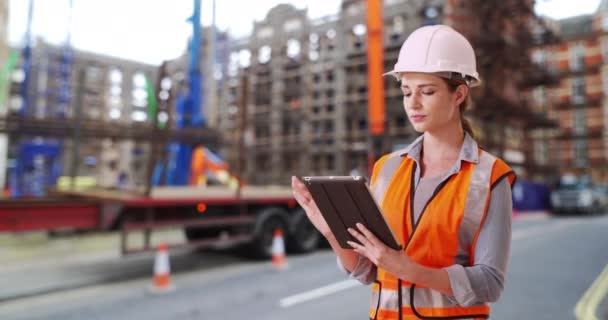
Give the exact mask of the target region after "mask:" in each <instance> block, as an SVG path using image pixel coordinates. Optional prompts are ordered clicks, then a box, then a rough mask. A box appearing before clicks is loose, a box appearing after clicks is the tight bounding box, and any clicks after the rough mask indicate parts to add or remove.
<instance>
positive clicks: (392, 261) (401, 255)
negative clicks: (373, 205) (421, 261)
mask: <svg viewBox="0 0 608 320" xmlns="http://www.w3.org/2000/svg"><path fill="white" fill-rule="evenodd" d="M357 229H359V230H355V229H352V228H349V229H348V232H349V233H350V234H351V235H352V236H353V237H355V238H356V239H357V240H359V242H361V244H358V243H356V242H353V241H348V244H349V245H350V246H351V247H353V248H354V250H355V251H356V252H357V253H359V254H360V255H363V256H365V257H366V258H368V259H369V260H370V261H371V262H372V263H373V264H375V265H376V266H378V267H380V268H382V269H384V270H386V271H388V272H389V273H391V274H393V275H395V276H397V277H399V278H400V279H403V280H405V281H409V282H413V281H412V280H413V278H414V277H415V275H416V274H415V273H416V272H417V270H418V269H419V268H418V266H419V265H418V264H417V263H416V262H414V260H412V259H411V258H410V257H409V256H408V255H407V254H406V253H405V251H403V250H394V249H392V248H390V247H388V246H386V245H385V244H384V243H382V241H380V240H379V239H378V238H377V237H376V236H375V235H374V234H373V233H371V231H369V230H368V229H367V228H366V227H365V226H364V225H362V224H360V223H357Z"/></svg>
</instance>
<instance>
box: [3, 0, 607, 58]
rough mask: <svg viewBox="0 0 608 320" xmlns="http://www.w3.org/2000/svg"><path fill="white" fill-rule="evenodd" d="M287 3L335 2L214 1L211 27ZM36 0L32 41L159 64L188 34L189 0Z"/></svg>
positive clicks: (312, 12)
mask: <svg viewBox="0 0 608 320" xmlns="http://www.w3.org/2000/svg"><path fill="white" fill-rule="evenodd" d="M28 2H29V1H28V0H9V7H10V11H9V30H8V31H9V43H10V44H11V45H12V46H15V47H20V46H22V45H23V43H24V38H25V37H24V35H25V31H26V26H27V11H28ZM285 2H289V3H291V4H293V5H294V6H295V7H296V8H307V9H308V16H309V17H310V18H319V17H323V16H326V15H331V14H336V13H337V12H338V9H339V5H340V0H323V1H319V0H317V1H306V0H291V1H285V0H283V1H281V0H255V1H252V0H217V1H216V23H217V25H218V27H219V28H220V29H222V30H228V31H229V32H230V33H231V34H232V35H233V36H237V37H244V36H248V35H249V34H250V32H251V29H252V27H253V21H254V20H255V21H260V20H263V19H264V17H265V16H266V13H267V12H268V10H270V9H271V8H272V7H274V6H275V5H277V4H279V3H285ZM72 3H73V9H72V14H71V23H70V22H69V21H70V19H69V14H68V12H69V5H70V0H37V1H35V2H34V14H33V19H32V35H33V37H39V38H43V39H45V40H46V41H48V42H51V43H55V44H58V43H63V42H64V41H65V39H66V38H67V35H68V32H67V30H68V26H69V25H70V26H71V28H70V30H71V35H70V36H71V43H72V45H73V47H75V48H77V49H81V50H85V51H90V52H95V53H101V54H106V55H110V56H115V57H120V58H124V59H129V60H137V61H141V62H145V63H150V64H155V65H159V64H160V63H161V62H162V61H163V60H170V59H173V58H176V57H178V56H180V55H181V54H182V53H183V52H184V50H185V48H186V43H187V39H188V37H189V36H190V33H191V26H190V24H189V23H187V22H186V19H187V18H188V17H189V16H190V15H191V14H192V8H193V1H191V0H72ZM536 3H537V4H536V8H535V9H536V12H537V14H540V15H545V16H549V17H551V18H554V19H562V18H566V17H570V16H575V15H580V14H588V13H592V12H593V11H595V9H596V8H597V6H598V5H599V3H600V0H579V1H573V0H536ZM212 11H213V10H212V0H202V24H203V25H210V24H211V23H212V14H211V12H212Z"/></svg>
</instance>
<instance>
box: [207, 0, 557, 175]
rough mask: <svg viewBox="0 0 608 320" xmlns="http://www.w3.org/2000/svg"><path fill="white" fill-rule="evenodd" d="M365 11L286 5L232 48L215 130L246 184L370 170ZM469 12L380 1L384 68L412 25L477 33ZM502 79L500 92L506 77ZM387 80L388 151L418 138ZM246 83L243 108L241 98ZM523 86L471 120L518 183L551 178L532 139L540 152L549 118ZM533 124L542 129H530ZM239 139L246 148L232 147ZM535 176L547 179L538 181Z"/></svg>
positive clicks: (355, 4)
mask: <svg viewBox="0 0 608 320" xmlns="http://www.w3.org/2000/svg"><path fill="white" fill-rule="evenodd" d="M406 4H407V5H406ZM365 6H366V1H360V0H359V1H357V0H351V1H343V2H342V4H341V10H340V11H339V13H338V14H337V15H336V16H328V17H325V18H322V19H317V20H310V19H308V18H307V13H306V10H299V9H296V8H295V7H293V6H291V5H286V4H282V5H279V6H276V7H274V8H273V9H271V10H270V11H269V12H268V14H267V16H266V18H265V19H264V20H262V21H258V22H255V24H254V28H253V32H252V34H251V36H250V37H248V38H247V39H242V40H238V41H234V42H233V45H231V46H230V50H231V54H230V59H229V61H228V67H227V74H226V76H227V81H226V82H225V83H226V87H225V88H224V90H223V91H222V92H223V94H224V95H225V98H224V99H223V102H224V103H225V105H224V106H223V107H221V108H220V111H219V115H220V116H219V119H220V121H219V128H220V129H221V130H222V132H225V141H227V142H231V143H227V144H226V149H225V150H224V151H223V152H222V153H223V154H224V155H225V156H226V157H227V159H228V160H229V162H230V163H232V164H233V167H235V166H238V162H239V161H240V162H242V163H241V166H244V167H245V168H246V170H245V172H246V174H245V178H246V180H247V181H248V182H250V183H253V184H287V183H289V179H290V177H291V176H292V175H302V174H304V175H336V174H337V175H344V174H349V173H350V172H351V171H352V170H353V169H358V170H359V172H360V171H361V170H366V162H367V156H368V144H369V139H370V138H369V133H368V115H367V99H368V97H367V56H366V54H367V53H366V25H365V21H366V7H365ZM471 15H472V14H471V11H470V7H468V6H467V2H466V1H457V0H438V1H424V0H420V1H403V0H390V1H384V9H383V16H384V21H385V25H384V34H383V36H384V39H383V42H384V69H385V70H390V69H392V67H393V65H394V63H395V62H396V60H397V56H398V54H399V49H400V47H401V45H402V44H403V42H404V41H405V39H406V38H407V36H408V35H409V34H410V33H411V32H412V31H413V30H415V29H416V28H418V27H420V26H422V25H428V24H438V23H446V24H450V25H452V26H454V28H456V29H457V30H461V31H462V32H463V33H465V34H467V32H470V31H471V30H475V27H474V25H473V24H472V23H473V22H471V19H470V17H471ZM501 32H502V31H501ZM471 36H475V34H471ZM483 76H484V75H483V74H482V77H483ZM244 78H246V80H243V79H244ZM521 78H522V76H521V75H520V74H519V75H517V77H513V79H515V80H518V79H521ZM497 80H499V81H497V82H499V83H500V84H501V85H504V83H505V81H504V79H503V80H501V79H497ZM384 81H385V83H384V87H385V102H386V134H385V135H384V137H383V138H382V140H383V143H382V144H383V146H384V151H385V152H390V151H391V150H394V149H398V148H401V147H403V146H405V145H407V144H408V143H410V142H411V141H413V140H414V138H415V137H416V136H417V133H415V132H414V130H413V128H412V127H411V125H410V124H409V121H408V120H407V117H406V115H405V112H404V110H403V105H402V93H401V90H400V89H399V83H398V82H397V81H395V80H394V79H393V78H391V77H385V79H384ZM507 82H508V81H507ZM243 85H246V89H245V90H246V93H247V94H246V96H247V97H248V99H247V101H246V103H244V102H243V101H242V100H241V98H242V97H243V92H244V89H243V88H242V86H243ZM517 88H518V87H517V84H513V83H511V84H509V85H504V89H505V90H504V92H505V95H504V99H502V100H500V99H499V100H497V101H498V102H496V103H493V104H491V105H484V106H478V105H476V106H474V108H473V111H472V112H471V114H470V116H471V117H472V118H473V122H474V126H475V128H476V132H477V133H478V135H479V141H480V144H481V145H482V146H483V147H484V148H486V149H488V150H489V151H490V152H492V153H494V154H496V155H497V156H499V157H502V158H504V159H506V160H507V161H508V162H509V163H510V164H511V165H512V166H513V167H514V169H515V170H516V171H517V173H518V174H519V175H520V176H523V177H524V178H530V179H534V178H536V179H541V180H544V179H545V177H546V176H547V175H549V174H551V172H550V171H551V169H550V167H551V166H550V161H549V160H548V159H546V157H544V158H543V157H540V158H539V159H540V160H541V161H536V160H537V159H536V157H534V150H533V149H532V148H531V147H530V146H529V145H528V144H527V143H526V141H527V139H528V138H529V137H530V136H531V135H533V136H534V137H535V139H536V140H535V141H539V145H543V143H545V144H546V141H547V140H546V139H547V137H548V134H547V130H546V129H545V127H546V124H547V123H546V121H543V119H544V117H545V116H544V114H542V113H541V112H538V113H536V112H529V110H528V106H527V105H525V104H523V102H522V101H520V99H519V97H520V96H522V95H521V94H520V92H518V91H517ZM475 90H476V89H475ZM501 90H502V89H501ZM501 92H502V91H501ZM504 104H508V106H504ZM509 106H515V107H513V108H510V107H509ZM517 106H518V107H517ZM475 110H478V111H479V110H481V111H480V112H475ZM243 113H245V115H243ZM244 121H245V122H244ZM535 125H539V127H538V128H539V130H537V131H538V132H533V130H532V129H534V128H535V127H534V126H535ZM242 137H245V139H244V140H245V145H246V147H245V148H244V149H243V148H233V147H231V146H232V145H234V144H238V143H239V141H240V139H243V138H242ZM238 150H240V153H239V151H238ZM243 153H244V155H243ZM539 168H540V169H539ZM536 172H541V173H542V174H541V175H540V176H537V177H535V176H534V173H536Z"/></svg>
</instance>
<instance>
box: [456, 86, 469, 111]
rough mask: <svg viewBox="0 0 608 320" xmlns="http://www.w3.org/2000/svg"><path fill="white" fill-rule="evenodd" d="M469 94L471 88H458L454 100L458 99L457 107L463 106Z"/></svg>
mask: <svg viewBox="0 0 608 320" xmlns="http://www.w3.org/2000/svg"><path fill="white" fill-rule="evenodd" d="M468 94H469V87H467V86H466V85H464V84H461V85H459V86H458V88H456V91H455V92H454V98H455V99H456V101H454V102H456V105H457V106H459V105H461V104H462V103H463V102H464V100H465V99H466V98H467V95H468Z"/></svg>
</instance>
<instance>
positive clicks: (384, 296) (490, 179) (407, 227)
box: [370, 149, 515, 320]
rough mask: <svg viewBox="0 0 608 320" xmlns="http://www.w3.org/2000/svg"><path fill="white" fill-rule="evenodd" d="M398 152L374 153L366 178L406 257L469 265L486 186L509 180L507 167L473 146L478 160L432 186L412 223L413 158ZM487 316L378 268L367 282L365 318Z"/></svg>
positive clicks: (484, 308) (430, 263)
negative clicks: (369, 295) (368, 293)
mask: <svg viewBox="0 0 608 320" xmlns="http://www.w3.org/2000/svg"><path fill="white" fill-rule="evenodd" d="M403 154H404V153H403V151H401V152H394V153H391V154H389V155H385V156H384V157H382V158H380V159H379V160H378V162H377V163H376V165H375V166H374V171H373V173H372V179H371V186H372V192H373V194H374V196H375V198H376V200H377V201H378V203H379V204H380V206H381V208H382V211H383V213H384V215H385V217H386V220H387V222H388V223H389V225H390V227H391V229H392V230H393V233H394V234H395V236H396V237H397V239H398V241H400V242H401V243H402V244H404V250H405V251H406V252H407V254H408V256H409V257H410V258H412V259H413V260H414V261H416V262H417V263H420V264H422V265H424V266H427V267H433V268H445V267H449V266H451V265H454V264H455V263H459V264H461V265H464V266H470V265H472V264H473V261H474V259H475V244H476V242H477V237H478V236H479V232H480V230H481V225H482V224H483V221H484V219H485V216H486V213H487V210H488V204H489V202H490V193H491V190H492V188H493V187H494V186H495V185H496V184H497V183H498V182H500V181H501V180H502V179H503V178H508V179H509V182H510V183H511V184H513V182H514V180H515V174H514V172H513V170H511V168H510V167H509V166H508V165H507V164H506V163H504V162H503V161H502V160H499V159H497V158H495V157H494V156H492V155H491V154H489V153H487V152H485V151H483V150H481V149H478V154H479V161H478V162H477V163H473V162H468V161H462V164H461V169H460V171H459V172H457V173H455V174H452V175H451V176H450V177H449V178H447V179H446V180H444V182H442V183H441V184H440V185H439V186H437V189H435V192H434V193H433V195H432V196H431V199H429V202H428V203H427V204H426V205H425V207H424V209H423V210H422V213H421V214H420V217H419V219H418V223H416V224H415V223H414V222H413V214H412V211H413V199H414V179H415V171H416V162H415V161H414V160H413V159H410V158H408V157H404V156H403ZM398 289H401V290H398ZM399 306H400V307H399ZM489 315H490V307H489V305H488V304H485V303H483V304H476V305H473V306H469V307H463V306H460V305H459V304H458V303H456V302H455V300H454V299H453V298H448V296H446V295H444V294H442V293H440V292H439V291H436V290H432V289H430V288H425V287H422V286H418V285H416V284H413V283H409V282H406V281H402V280H400V279H397V278H396V277H395V276H394V275H392V274H390V273H388V272H386V271H385V270H383V269H382V268H378V270H377V278H376V281H375V283H373V284H372V298H371V306H370V318H371V319H399V320H401V319H443V318H446V319H447V318H449V319H484V318H488V317H489Z"/></svg>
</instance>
